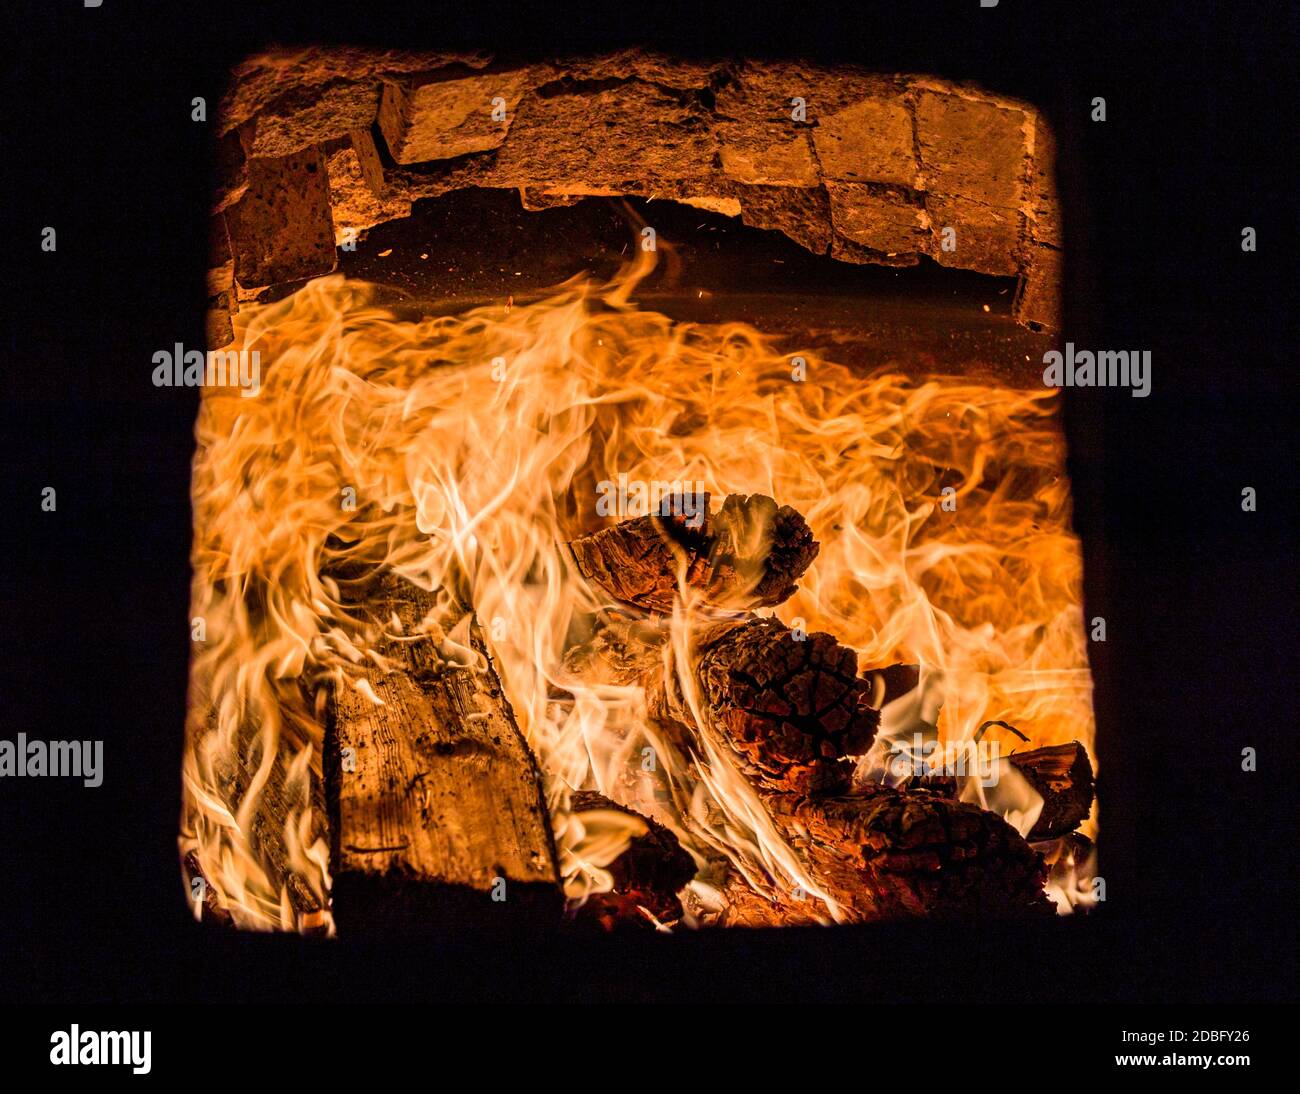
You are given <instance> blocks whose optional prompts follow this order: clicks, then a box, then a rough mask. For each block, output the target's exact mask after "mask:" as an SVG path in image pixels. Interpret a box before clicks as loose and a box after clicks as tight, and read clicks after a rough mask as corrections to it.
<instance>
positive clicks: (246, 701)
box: [180, 51, 1096, 934]
mask: <svg viewBox="0 0 1300 1094" xmlns="http://www.w3.org/2000/svg"><path fill="white" fill-rule="evenodd" d="M347 62H348V63H347V66H346V70H344V69H343V68H342V67H341V64H342V58H340V57H338V56H333V55H331V54H330V52H329V51H307V53H306V54H304V55H302V56H295V57H291V58H285V57H278V58H269V59H268V58H252V59H250V61H249V62H248V63H247V64H246V65H244V66H241V70H240V71H239V72H237V73H236V79H235V82H234V84H233V88H232V93H231V95H230V97H229V101H228V102H227V103H226V105H225V110H226V123H225V125H226V133H227V138H226V141H225V143H224V144H223V148H222V161H221V172H220V180H219V186H218V195H217V201H216V207H217V214H216V218H215V220H214V241H215V242H214V245H215V248H216V255H215V258H214V270H213V274H212V276H211V277H210V279H209V280H210V291H211V292H212V293H213V295H212V298H211V300H210V301H209V304H210V312H209V315H210V323H209V330H210V335H211V339H212V341H213V343H214V347H216V346H220V347H229V348H230V350H231V351H232V352H236V353H238V354H241V355H251V354H255V355H256V360H257V361H258V363H259V367H260V373H259V387H258V390H257V391H256V392H249V391H231V390H229V389H221V388H211V389H205V391H204V399H203V406H202V410H201V413H200V418H199V422H198V425H197V430H196V432H197V437H198V452H197V455H196V459H195V472H194V490H193V492H194V505H195V544H194V569H195V576H194V615H195V618H196V619H202V620H204V623H205V634H206V637H205V639H204V641H203V642H202V643H200V644H198V645H196V651H195V656H194V659H193V664H192V681H191V703H190V707H191V710H190V724H189V727H188V741H189V745H188V749H187V754H186V765H185V777H186V782H185V786H186V800H185V807H184V815H183V819H182V833H181V841H180V842H181V849H182V852H183V855H184V859H185V871H186V878H187V884H188V889H187V893H188V894H189V896H190V898H191V899H192V900H194V907H195V912H196V915H198V916H199V917H200V918H206V919H211V920H215V921H218V922H225V923H233V924H234V925H236V926H240V927H249V928H254V929H287V930H298V931H303V932H309V933H333V932H334V931H335V929H336V924H337V929H338V931H339V933H341V934H349V933H361V932H364V931H367V930H384V929H391V928H392V927H394V926H401V927H410V928H417V929H418V928H421V927H426V926H447V925H449V924H451V925H465V926H482V925H483V924H484V923H487V922H498V923H505V922H510V923H518V922H521V921H522V922H528V923H530V924H534V925H536V924H545V925H550V926H552V927H560V926H561V925H567V926H568V927H570V928H573V929H580V928H583V927H597V928H604V929H607V930H612V929H627V928H634V929H646V930H665V931H666V930H674V929H682V928H703V927H710V926H780V925H789V924H805V923H823V924H832V923H846V922H872V921H880V920H887V919H897V918H912V917H922V918H924V917H933V918H936V919H946V918H954V917H955V918H969V917H1004V916H1011V917H1020V916H1040V915H1049V916H1050V915H1051V914H1053V912H1054V911H1055V912H1057V913H1061V912H1067V911H1070V910H1072V909H1074V908H1077V907H1086V906H1087V905H1088V904H1089V903H1090V901H1091V895H1090V894H1091V889H1090V878H1091V876H1092V866H1091V863H1092V856H1093V844H1092V841H1093V838H1094V837H1095V835H1096V819H1095V809H1094V802H1093V778H1094V768H1095V757H1094V756H1093V755H1092V711H1091V677H1090V675H1089V669H1088V661H1087V655H1086V635H1085V632H1084V620H1083V616H1082V609H1081V584H1082V574H1081V560H1080V553H1079V546H1078V542H1077V540H1076V539H1075V537H1074V535H1073V533H1072V531H1071V528H1070V495H1069V485H1068V480H1067V479H1066V476H1065V449H1064V440H1063V437H1062V434H1061V428H1060V423H1059V421H1058V410H1057V403H1056V397H1055V393H1054V392H1053V391H1051V390H1049V389H1047V388H1045V387H1044V385H1043V380H1042V372H1041V361H1042V356H1043V353H1044V352H1045V350H1046V349H1047V348H1049V346H1050V339H1049V337H1048V335H1047V334H1046V333H1045V331H1047V330H1050V329H1051V328H1052V327H1053V326H1054V324H1055V322H1056V313H1057V310H1058V307H1059V302H1058V299H1057V283H1058V279H1059V257H1060V243H1061V240H1060V226H1059V216H1057V215H1056V214H1055V211H1054V210H1055V205H1054V200H1055V199H1054V195H1053V193H1052V184H1051V175H1050V134H1049V133H1048V132H1047V130H1046V127H1045V126H1044V125H1043V123H1042V121H1041V119H1040V118H1039V117H1038V116H1037V114H1036V112H1034V111H1033V109H1032V108H1031V107H1028V106H1027V105H1026V104H1020V103H1015V102H1012V101H1009V100H1005V99H1001V98H999V97H998V96H996V95H993V94H991V93H989V92H985V91H983V90H981V89H974V88H970V87H964V86H956V85H951V84H948V83H945V82H943V81H939V80H935V79H932V78H930V77H916V76H887V77H886V76H879V75H875V74H868V73H861V72H856V71H848V70H828V71H825V72H818V73H812V74H810V70H808V69H807V67H806V66H802V67H801V66H785V65H781V64H751V63H747V62H718V63H717V64H714V65H710V64H705V63H702V62H690V63H680V64H678V63H676V62H672V61H671V60H664V59H654V58H650V57H648V56H647V55H641V54H632V55H627V56H619V57H607V58H587V59H582V60H578V61H557V62H554V63H553V64H550V63H548V64H547V65H511V64H507V63H504V62H500V61H492V62H489V61H486V60H485V61H483V62H482V63H481V64H480V63H477V62H476V59H474V58H469V59H466V58H463V57H461V58H455V59H447V58H442V59H436V58H428V57H426V58H416V59H413V58H411V57H409V56H406V55H395V54H377V55H373V56H371V55H366V56H364V57H362V58H361V59H360V60H358V58H357V57H356V56H355V55H354V54H352V53H349V55H348V57H347ZM344 71H346V78H344V77H343V76H342V75H341V74H342V73H343V72H344ZM327 76H328V78H326V77H327ZM283 80H289V81H295V80H296V81H298V84H299V86H298V87H297V88H296V89H295V90H294V91H293V94H289V93H288V92H287V91H285V92H283V93H281V94H278V95H276V94H272V93H271V92H270V91H269V90H268V88H271V87H277V86H278V85H277V83H276V81H283ZM340 80H342V83H340V82H339V81H340ZM801 92H802V93H801ZM810 119H811V120H810ZM250 396H251V397H250Z"/></svg>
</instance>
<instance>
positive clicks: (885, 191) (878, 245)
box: [826, 182, 930, 255]
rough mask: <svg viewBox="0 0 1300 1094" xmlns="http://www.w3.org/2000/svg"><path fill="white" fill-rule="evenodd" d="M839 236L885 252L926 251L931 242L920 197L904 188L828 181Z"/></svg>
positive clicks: (833, 218)
mask: <svg viewBox="0 0 1300 1094" xmlns="http://www.w3.org/2000/svg"><path fill="white" fill-rule="evenodd" d="M826 192H827V194H828V195H829V198H830V212H831V226H832V227H833V228H834V229H835V233H836V235H837V236H841V237H843V238H844V239H847V240H848V241H850V242H852V243H857V244H859V245H861V246H863V247H868V248H870V249H871V250H873V251H879V252H881V253H882V254H884V255H898V254H918V253H924V252H925V251H926V250H927V249H928V247H929V242H930V237H929V233H928V232H927V231H926V224H927V221H926V217H925V210H924V208H923V207H922V206H921V204H920V199H919V196H918V195H917V194H916V193H915V192H913V191H911V190H907V189H905V188H903V187H889V186H865V185H862V184H859V183H843V182H828V183H827V184H826Z"/></svg>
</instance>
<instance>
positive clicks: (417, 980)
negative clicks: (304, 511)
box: [0, 0, 1300, 1002]
mask: <svg viewBox="0 0 1300 1094" xmlns="http://www.w3.org/2000/svg"><path fill="white" fill-rule="evenodd" d="M358 6H361V5H347V10H348V14H347V15H346V16H343V15H334V14H328V11H329V6H328V5H323V4H301V3H299V4H271V3H260V4H256V5H247V6H243V5H238V4H234V3H222V4H213V5H203V6H201V5H179V4H163V3H156V4H151V3H126V2H123V0H104V5H103V7H101V8H99V9H89V10H87V9H84V8H83V7H82V6H81V3H80V0H77V2H58V3H54V2H47V3H42V4H39V5H31V6H30V10H24V7H23V5H21V4H20V5H17V6H16V7H15V6H13V5H10V6H9V7H8V9H7V11H6V16H7V17H8V18H9V19H10V20H11V21H12V23H11V26H10V27H9V34H8V35H7V37H6V40H7V41H8V42H9V46H8V48H7V49H6V51H5V55H4V61H3V67H4V103H5V106H4V111H3V115H4V126H5V132H4V143H3V145H2V146H0V178H2V179H3V183H4V200H3V202H2V203H0V216H2V217H3V227H4V234H3V240H4V243H5V254H4V260H3V262H0V268H2V269H3V273H4V278H5V286H4V288H5V295H4V301H5V305H6V307H5V318H4V323H3V331H4V344H3V350H2V351H0V352H2V353H3V364H2V366H0V367H2V369H3V371H2V373H0V377H2V379H0V384H2V386H0V424H2V428H3V436H2V441H0V443H2V444H3V448H2V451H3V452H4V455H5V462H6V464H7V467H6V470H5V474H4V480H3V481H4V486H5V489H6V492H7V498H6V501H7V504H6V505H5V508H4V513H5V516H6V529H5V534H4V535H3V537H0V542H3V545H4V548H3V549H4V552H5V556H6V557H5V560H4V565H3V566H2V567H0V584H2V587H3V593H2V594H0V596H2V603H0V644H2V645H0V729H2V730H3V735H4V736H5V737H9V738H12V737H14V736H15V735H16V734H17V733H18V732H20V731H25V732H27V733H28V734H29V735H31V736H35V737H41V738H43V739H52V738H102V739H103V740H104V741H105V760H104V766H105V772H106V774H105V780H104V784H103V786H102V787H100V788H99V789H85V788H83V787H81V786H80V784H79V783H77V782H76V781H75V780H54V779H48V780H41V781H35V780H20V779H13V780H5V781H3V782H0V998H4V999H8V1000H11V1001H33V1000H41V1001H45V1000H49V1001H65V1002H90V1001H154V1002H160V1001H161V1002H166V1001H171V1000H208V999H226V1000H231V999H234V1000H246V999H252V1000H262V999H286V1000H298V999H304V1000H305V999H313V1000H328V999H360V1000H364V999H386V998H394V999H410V998H436V999H457V1000H459V999H482V998H486V999H524V1000H541V999H545V1000H549V999H581V1000H607V999H691V1000H697V1001H720V1000H759V999H773V1000H802V999H875V1000H887V999H933V998H944V999H947V1000H949V1001H962V1000H986V999H987V1000H999V1001H1008V1000H1020V1001H1041V1000H1051V1001H1054V1000H1098V1001H1111V1000H1144V1001H1171V1000H1177V1001H1184V1002H1186V1001H1232V1000H1241V1001H1262V1000H1277V999H1292V998H1294V996H1295V930H1294V926H1293V917H1294V903H1293V900H1294V887H1295V867H1296V855H1295V845H1296V813H1295V811H1294V801H1293V797H1294V794H1293V791H1294V787H1295V770H1296V767H1295V764H1296V759H1297V746H1296V729H1297V720H1296V711H1295V703H1294V698H1293V697H1294V686H1295V685H1294V672H1293V658H1294V650H1295V641H1294V640H1295V637H1296V635H1295V607H1296V581H1295V569H1294V561H1293V544H1294V538H1293V535H1294V531H1295V518H1294V512H1295V506H1296V505H1297V504H1300V501H1297V496H1296V492H1295V489H1294V469H1295V452H1294V448H1293V435H1294V430H1293V429H1292V428H1291V421H1292V418H1293V415H1294V410H1293V403H1292V384H1291V383H1290V377H1291V371H1292V370H1293V369H1294V367H1295V366H1294V363H1293V360H1292V358H1293V356H1294V348H1295V328H1294V320H1293V315H1294V297H1295V284H1296V283H1295V278H1294V269H1293V264H1292V262H1291V261H1290V260H1291V256H1292V254H1293V253H1294V245H1295V228H1296V225H1295V219H1294V192H1293V191H1294V187H1293V185H1287V186H1286V187H1285V188H1284V187H1283V185H1282V179H1281V175H1282V171H1281V170H1280V168H1281V166H1282V164H1283V163H1284V162H1285V161H1286V159H1287V157H1288V155H1289V154H1290V152H1291V151H1292V149H1291V148H1290V147H1289V146H1290V145H1291V144H1293V142H1294V121H1293V119H1294V105H1295V90H1296V88H1295V77H1294V68H1295V66H1294V56H1295V54H1294V43H1295V33H1294V32H1295V29H1296V28H1295V26H1294V24H1293V23H1292V24H1290V25H1288V24H1287V22H1286V20H1287V19H1293V18H1294V16H1293V15H1292V14H1290V13H1287V12H1285V11H1284V9H1283V8H1282V7H1280V6H1274V5H1267V4H1256V5H1252V4H1232V5H1220V6H1218V7H1217V8H1212V7H1211V6H1210V5H1184V4H1177V5H1175V4H1166V5H1144V6H1143V7H1144V9H1145V10H1143V11H1135V10H1133V9H1134V7H1135V6H1134V5H1131V4H1105V3H1089V4H1082V5H1079V4H1076V5H1063V4H1062V5H1056V4H1052V5H1049V4H1035V5H1032V6H1030V5H1028V4H1025V3H1015V2H1013V0H1003V2H1002V3H1001V4H1000V5H999V6H998V7H997V8H995V9H984V10H982V9H980V8H979V6H978V0H963V2H960V3H951V4H906V5H905V4H894V3H891V4H882V5H869V4H854V5H844V6H842V7H841V6H838V5H834V4H825V3H817V4H784V3H783V4H779V5H776V4H773V5H771V6H770V7H769V6H767V5H763V4H755V3H747V4H744V5H736V6H735V7H734V8H733V9H732V10H731V11H730V12H727V13H717V14H713V13H710V12H708V11H706V10H704V9H702V8H700V7H698V6H694V5H692V6H690V7H683V8H677V7H675V6H673V5H669V4H658V3H656V4H653V5H651V4H640V3H635V4H632V3H629V4H626V5H623V6H619V7H615V6H613V5H607V6H605V7H603V8H602V9H600V13H599V14H584V15H576V14H575V15H573V16H572V17H568V16H566V15H564V14H563V9H561V8H557V7H555V6H553V5H546V6H545V7H543V6H540V5H539V6H535V7H529V8H526V9H522V10H520V9H514V8H511V7H510V6H509V5H500V4H492V5H483V6H481V10H477V11H475V10H470V5H461V4H458V5H454V6H448V7H445V8H444V7H442V6H440V5H417V4H412V5H410V7H409V8H402V9H399V14H396V15H391V14H390V13H389V12H388V11H387V10H386V8H387V6H386V5H384V4H382V3H370V4H366V5H364V7H365V11H364V12H356V11H353V10H350V9H352V8H354V7H358ZM314 40H315V41H321V40H324V41H328V40H335V41H340V42H353V43H358V44H374V45H390V46H428V47H438V46H450V45H475V46H481V47H486V48H489V49H493V50H495V51H497V52H498V53H519V54H524V55H527V54H530V53H541V52H545V51H556V50H562V51H564V52H578V51H581V50H584V49H601V48H611V47H615V46H618V45H623V44H631V43H640V44H652V45H660V46H662V47H664V48H667V49H671V50H675V51H678V52H696V53H706V54H719V53H723V54H725V53H731V54H736V55H745V54H748V55H752V56H764V55H803V56H807V57H810V58H815V59H818V60H823V61H855V62H861V63H866V64H868V65H871V66H873V67H879V68H881V69H887V70H893V71H904V72H906V71H918V72H933V73H938V74H941V75H944V76H948V77H952V78H970V79H976V80H979V81H980V82H982V83H984V84H986V85H987V86H989V87H990V88H993V89H996V90H998V91H1001V92H1005V93H1008V94H1012V95H1016V96H1021V97H1024V98H1027V99H1030V100H1032V101H1034V102H1036V103H1038V104H1039V105H1040V106H1041V107H1042V108H1043V109H1044V110H1045V112H1046V113H1047V115H1048V117H1049V120H1050V121H1051V123H1052V124H1053V126H1054V128H1055V131H1056V133H1057V137H1058V142H1059V144H1060V163H1059V171H1060V180H1059V181H1060V188H1061V192H1062V198H1063V202H1064V208H1065V215H1066V231H1067V234H1068V244H1067V271H1066V278H1067V283H1066V294H1065V298H1066V305H1067V317H1066V325H1065V329H1064V331H1063V332H1062V334H1061V336H1060V341H1061V342H1064V341H1065V340H1066V339H1069V340H1072V341H1074V342H1075V343H1076V345H1078V346H1080V347H1086V348H1092V349H1097V348H1128V347H1141V348H1149V349H1150V350H1151V351H1152V356H1153V372H1152V375H1153V390H1152V394H1151V395H1150V397H1149V398H1147V399H1134V398H1131V397H1130V396H1129V395H1128V394H1127V393H1126V392H1124V391H1117V390H1102V391H1096V392H1092V391H1069V392H1067V394H1066V400H1065V403H1066V417H1067V426H1068V430H1069V440H1070V446H1071V474H1072V477H1073V483H1074V492H1075V501H1076V518H1075V519H1076V526H1077V528H1078V531H1079V532H1080V534H1081V535H1082V537H1083V539H1084V544H1085V552H1086V554H1085V566H1086V576H1087V594H1086V595H1087V603H1086V605H1085V609H1086V613H1087V615H1088V617H1089V618H1091V617H1092V616H1096V615H1102V616H1104V617H1105V618H1106V620H1107V631H1108V641H1107V642H1106V643H1105V644H1104V645H1101V644H1096V643H1094V644H1092V655H1093V670H1094V675H1095V678H1096V681H1097V697H1096V702H1097V714H1098V720H1099V730H1098V748H1099V753H1100V762H1101V765H1102V771H1101V782H1100V792H1101V795H1102V808H1103V814H1102V859H1101V866H1100V872H1101V874H1102V875H1103V876H1104V877H1105V879H1106V883H1107V901H1106V904H1105V906H1104V907H1103V908H1102V909H1101V910H1100V911H1099V913H1098V914H1096V915H1093V916H1091V917H1090V918H1088V919H1087V920H1080V919H1076V920H1074V921H1071V922H1062V923H1053V924H1048V925H1046V926H1039V927H1035V928H1034V929H1032V930H1029V929H1026V928H1023V927H1016V928H1010V927H997V926H993V927H987V926H986V927H983V928H981V929H979V930H974V929H971V930H963V929H957V928H944V929H939V928H936V927H934V926H933V925H929V924H914V925H910V926H906V927H887V928H878V927H877V928H856V929H841V930H836V931H811V932H804V931H785V932H776V933H763V934H757V935H749V934H738V933H731V934H721V933H708V934H705V935H690V934H685V935H677V936H674V937H672V938H662V937H652V938H636V939H608V940H601V941H598V942H595V943H593V942H592V941H590V940H586V939H571V938H547V939H510V938H501V937H497V938H486V937H484V938H477V937H466V936H463V935H462V936H458V937H444V938H429V939H425V940H421V942H420V943H419V944H418V945H416V944H402V945H398V944H389V945H384V944H381V943H365V944H362V943H360V942H355V941H354V942H345V941H342V940H340V941H339V942H337V943H334V944H321V943H313V942H311V941H306V940H300V939H296V938H287V937H275V938H265V937H252V936H237V937H230V936H227V935H221V934H219V933H216V932H213V931H211V930H204V929H201V928H200V927H198V926H197V925H195V924H194V923H193V922H192V921H191V919H190V917H189V913H188V911H187V909H186V907H185V906H184V903H183V892H182V888H181V882H180V875H179V871H178V866H177V860H176V844H175V837H176V830H177V819H178V816H179V810H180V787H179V773H180V752H181V731H182V725H183V711H184V699H185V684H186V664H187V658H188V653H189V642H188V610H187V609H188V593H189V589H188V583H189V570H188V563H187V559H188V550H189V539H190V509H189V503H188V488H189V461H190V458H191V455H192V427H193V419H194V415H195V411H196V406H197V394H196V392H194V391H192V390H185V389H178V390H172V389H155V388H154V387H153V386H152V385H151V382H150V375H151V371H152V363H151V360H150V358H151V355H152V354H153V352H154V351H155V350H157V349H159V348H162V347H169V346H171V345H172V344H173V343H174V342H176V341H182V342H184V343H185V344H186V345H187V346H197V345H201V344H202V306H203V299H204V290H203V275H204V267H205V262H204V255H205V253H206V232H207V215H206V210H207V208H208V203H209V186H210V177H209V171H208V155H209V152H210V145H209V141H210V137H211V128H212V125H211V122H209V123H208V124H206V125H204V124H196V123H194V122H192V121H191V120H190V100H191V98H192V97H193V96H195V95H204V96H205V97H206V98H207V101H208V104H209V117H210V118H211V117H212V115H213V113H214V110H213V108H214V107H215V104H216V103H217V101H218V99H219V97H220V93H221V89H222V85H223V73H224V71H225V70H226V69H227V68H228V67H229V65H230V64H231V63H233V62H234V61H236V60H238V59H239V57H240V56H241V55H243V54H244V53H246V52H248V51H250V50H252V49H255V48H257V47H259V46H262V45H265V44H268V43H270V42H273V41H282V42H310V41H314ZM1095 95H1102V96H1105V98H1106V100H1107V111H1108V119H1107V121H1105V122H1104V123H1100V124H1099V123H1093V122H1091V121H1090V120H1089V112H1090V103H1091V99H1092V98H1093V96H1095ZM1287 181H1288V182H1290V181H1291V180H1287ZM46 225H51V226H54V227H55V228H56V229H57V231H58V250H57V252H56V253H54V254H45V253H43V252H41V250H40V233H41V229H42V228H43V227H44V226H46ZM1246 225H1250V226H1253V227H1254V228H1256V229H1257V231H1258V237H1259V244H1258V247H1259V249H1258V252H1257V253H1255V254H1244V253H1242V251H1241V248H1240V239H1241V229H1242V228H1243V227H1244V226H1246ZM45 486H54V487H55V488H56V489H57V491H58V510H57V512H56V513H53V514H47V513H43V512H41V510H40V496H41V490H42V488H43V487H45ZM1244 486H1253V487H1255V489H1256V490H1257V491H1258V511H1257V512H1255V513H1244V512H1242V510H1241V506H1240V498H1241V490H1242V488H1243V487H1244ZM1247 746H1250V747H1253V748H1255V749H1256V750H1257V752H1258V767H1259V769H1258V771H1256V772H1254V773H1244V772H1243V771H1242V770H1241V750H1242V748H1244V747H1247Z"/></svg>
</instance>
